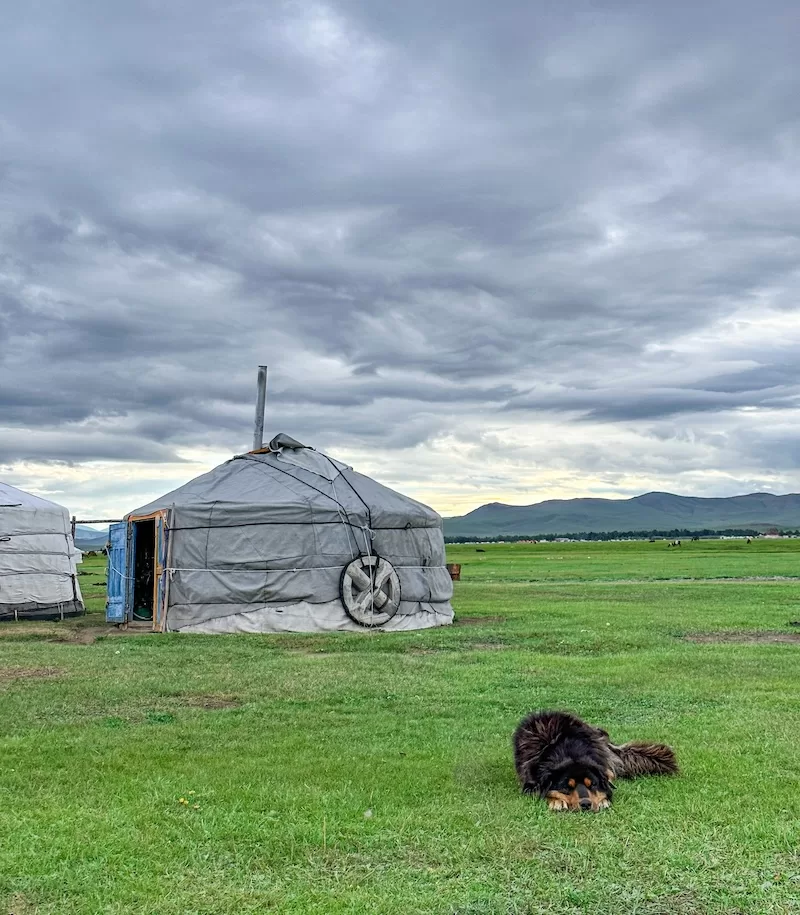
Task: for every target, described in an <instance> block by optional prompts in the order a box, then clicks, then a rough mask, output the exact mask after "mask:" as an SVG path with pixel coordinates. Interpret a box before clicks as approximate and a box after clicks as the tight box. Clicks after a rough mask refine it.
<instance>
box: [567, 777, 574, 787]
mask: <svg viewBox="0 0 800 915" xmlns="http://www.w3.org/2000/svg"><path fill="white" fill-rule="evenodd" d="M567 784H568V785H569V786H570V788H574V787H575V779H574V778H571V779H570V780H569V781H568V782H567Z"/></svg>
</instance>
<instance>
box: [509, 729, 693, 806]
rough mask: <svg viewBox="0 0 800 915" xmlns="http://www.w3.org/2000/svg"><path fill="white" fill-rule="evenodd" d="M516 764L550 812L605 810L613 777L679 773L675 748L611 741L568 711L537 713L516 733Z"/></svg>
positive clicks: (523, 784) (530, 790)
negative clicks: (619, 744) (545, 802)
mask: <svg viewBox="0 0 800 915" xmlns="http://www.w3.org/2000/svg"><path fill="white" fill-rule="evenodd" d="M514 765H515V766H516V769H517V777H518V778H519V782H520V786H521V787H522V790H523V792H525V793H526V794H538V795H539V797H542V798H544V799H545V800H546V801H547V806H548V807H549V808H550V809H551V810H595V811H597V810H604V809H605V808H606V807H609V806H610V805H611V796H612V794H613V793H614V787H615V786H614V780H615V779H617V778H638V777H639V776H641V775H674V774H675V773H676V772H677V771H678V763H677V761H676V759H675V753H674V752H673V750H672V748H671V747H668V746H665V745H664V744H659V743H625V744H622V745H621V746H617V745H616V744H613V743H611V740H610V739H609V736H608V734H607V733H606V732H605V731H603V730H601V729H600V728H596V727H593V726H592V725H591V724H587V723H586V722H585V721H581V719H580V718H577V717H575V715H570V714H569V713H567V712H532V713H531V714H530V715H528V716H527V717H525V718H523V720H522V721H521V722H520V724H519V726H518V727H517V730H516V731H515V732H514Z"/></svg>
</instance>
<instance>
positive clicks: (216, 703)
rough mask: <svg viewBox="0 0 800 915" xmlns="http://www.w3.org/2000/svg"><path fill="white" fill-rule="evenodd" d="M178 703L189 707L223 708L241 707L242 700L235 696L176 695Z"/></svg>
mask: <svg viewBox="0 0 800 915" xmlns="http://www.w3.org/2000/svg"><path fill="white" fill-rule="evenodd" d="M176 698H177V701H178V703H179V704H180V705H185V706H188V707H189V708H204V709H223V708H241V706H242V700H241V699H239V698H238V697H237V696H178V697H176Z"/></svg>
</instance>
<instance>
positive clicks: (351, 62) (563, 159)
mask: <svg viewBox="0 0 800 915" xmlns="http://www.w3.org/2000/svg"><path fill="white" fill-rule="evenodd" d="M5 18H6V26H5V28H4V29H3V31H2V34H0V51H2V53H0V85H2V86H3V90H2V96H3V104H2V106H0V461H1V462H3V464H4V465H5V466H6V467H10V468H12V469H13V468H14V467H15V466H16V465H17V464H18V463H21V462H26V463H28V464H29V463H31V462H34V463H36V462H40V463H47V462H52V461H59V460H63V461H68V462H78V463H80V462H81V461H98V460H113V461H134V462H137V461H138V462H145V463H147V462H150V463H158V462H161V461H163V462H175V461H177V460H179V458H178V457H177V454H178V452H179V451H181V450H186V449H189V450H191V449H192V448H198V447H201V448H209V449H218V450H221V451H236V450H241V449H242V448H245V447H247V443H248V441H249V436H250V423H251V421H252V395H253V390H252V389H253V381H254V370H255V366H256V365H257V364H259V363H262V362H268V363H269V365H270V401H269V403H270V424H271V425H274V426H275V427H278V426H280V427H281V428H284V427H285V428H286V430H287V431H289V432H293V433H294V434H298V436H299V437H302V436H305V437H307V438H310V439H311V440H313V441H314V442H315V443H317V444H319V445H321V446H328V445H330V446H333V447H335V446H337V445H338V446H339V447H341V446H342V443H346V442H349V443H355V447H356V448H357V449H358V450H360V451H362V452H363V453H371V454H372V455H373V456H374V460H375V461H376V462H377V463H378V464H380V461H381V457H380V455H381V452H382V450H385V449H390V448H400V447H414V448H418V447H422V448H425V447H426V446H430V447H434V443H435V442H436V441H437V440H440V439H442V438H443V437H447V436H452V437H453V439H454V440H456V441H461V440H465V439H466V440H476V437H477V436H478V435H479V434H480V432H481V430H483V431H487V434H488V430H489V427H490V426H493V425H496V424H497V423H500V424H503V423H507V424H509V427H510V428H511V429H512V431H513V434H514V435H516V436H517V438H519V439H520V440H523V439H525V438H526V436H527V439H528V441H529V443H530V449H531V451H530V452H529V453H533V452H536V451H537V450H538V452H539V456H540V457H541V455H542V454H543V453H544V450H543V449H541V448H537V443H538V442H539V441H540V438H541V436H540V434H539V432H538V431H537V429H538V424H540V423H552V422H554V421H558V422H564V423H572V424H573V428H574V429H575V435H576V436H578V437H579V436H580V435H584V436H587V437H588V439H587V441H588V440H589V439H590V440H591V442H592V443H596V444H597V447H601V448H602V447H605V446H603V445H602V440H603V437H604V435H605V436H606V438H608V439H609V441H611V440H612V439H613V438H614V435H615V434H616V433H613V432H609V431H608V430H613V429H617V430H622V429H624V430H626V434H627V433H628V432H630V433H631V434H633V435H634V436H638V437H639V444H640V448H639V450H638V451H637V448H635V447H633V446H631V448H630V449H629V451H628V453H629V460H630V464H629V471H630V473H632V474H634V475H635V474H636V473H637V469H640V468H641V467H642V466H643V465H642V463H641V457H640V455H641V454H647V453H649V449H651V448H654V447H662V448H663V447H664V443H665V442H669V441H672V440H673V439H671V438H670V436H671V435H674V437H675V438H674V443H675V449H676V451H675V453H674V454H672V456H671V463H672V466H673V467H674V468H675V470H676V472H680V471H681V470H682V469H685V470H687V472H689V471H691V472H694V470H695V469H696V464H697V458H696V456H695V457H692V458H688V457H686V458H684V457H681V455H683V453H684V452H683V451H682V448H683V445H682V444H681V442H682V441H683V440H684V439H683V437H684V436H685V433H686V429H687V428H689V427H691V428H692V429H696V430H697V432H698V434H699V433H700V432H702V431H703V430H705V431H706V432H708V433H709V434H710V433H711V432H712V431H713V434H714V435H715V436H717V438H715V439H713V440H712V439H708V440H707V442H706V445H705V446H704V448H705V450H704V452H703V453H704V455H705V457H704V462H705V463H704V466H705V467H706V468H707V469H712V468H715V467H716V469H718V470H720V471H722V472H724V473H726V474H728V475H729V476H730V475H731V474H733V475H734V476H735V474H736V473H737V470H736V468H737V466H738V467H741V466H742V462H744V463H746V466H747V472H746V474H744V475H743V474H740V476H741V478H742V480H744V479H747V480H748V481H751V480H753V479H765V480H766V479H770V480H772V482H773V483H774V485H786V486H789V485H792V483H793V480H794V477H792V475H791V474H792V472H793V470H794V461H793V459H792V457H791V455H796V453H797V448H796V440H795V439H794V438H793V437H792V435H791V434H790V433H789V432H788V431H787V433H786V435H785V436H784V435H783V433H778V432H776V431H775V430H774V417H775V415H776V413H777V414H780V415H782V416H785V417H786V422H787V423H789V422H790V419H791V417H792V416H793V413H794V412H795V411H797V409H798V406H799V404H798V397H800V383H799V382H798V376H797V372H796V370H795V368H794V366H796V365H797V364H798V359H797V357H798V355H800V354H798V348H800V318H798V310H797V309H798V305H797V303H798V292H799V291H800V288H799V287H800V281H799V280H798V276H799V275H798V271H797V264H798V263H799V262H800V230H799V229H798V217H797V213H798V212H800V207H799V206H798V204H800V178H798V173H797V168H796V156H797V149H798V141H799V140H800V137H799V136H798V126H797V125H798V113H799V112H798V99H799V98H800V92H798V89H800V85H799V84H800V79H799V78H798V76H797V68H796V65H795V60H794V58H795V51H794V48H793V40H792V36H793V35H796V30H797V26H798V24H799V23H798V18H799V17H798V13H797V11H796V9H795V7H794V6H793V5H792V4H789V3H772V4H767V5H766V6H765V7H763V8H759V9H756V8H755V6H753V5H752V4H748V3H744V2H740V3H738V2H734V3H725V4H721V3H719V4H714V3H710V4H702V5H701V6H700V8H698V7H697V6H696V5H688V4H682V3H679V4H672V5H665V4H661V5H641V4H634V3H626V2H608V3H605V4H600V5H598V4H588V3H581V2H578V3H575V4H569V5H564V6H563V7H560V6H556V5H550V6H547V7H545V6H544V5H541V4H529V3H521V2H520V3H517V2H510V0H508V2H507V0H500V2H497V3H493V4H486V3H482V2H481V3H478V2H475V0H467V2H459V3H455V2H444V3H436V4H432V3H430V2H426V3H421V2H417V0H412V2H409V3H403V4H392V3H388V2H355V0H351V2H331V3H329V4H326V3H310V2H309V3H305V2H302V0H296V2H286V3H274V4H256V3H250V2H240V3H236V4H228V5H224V4H223V5H220V4H213V3H210V2H206V0H196V2H192V3H188V2H178V3H173V4H168V5H166V6H164V5H156V4H133V5H124V4H122V5H121V4H117V5H108V6H106V7H103V8H102V9H101V8H99V7H98V6H97V5H96V4H90V3H88V2H77V3H69V4H67V3H58V2H49V3H47V2H46V3H43V4H18V5H17V6H16V7H14V8H13V9H10V10H8V11H7V13H6V17H5ZM748 321H749V322H750V323H751V324H752V325H753V330H752V333H748V332H747V331H741V324H742V322H748ZM737 327H739V328H740V330H739V331H737V329H736V328H737ZM769 424H772V428H773V431H772V432H771V433H770V432H769ZM465 426H469V427H471V428H473V429H474V430H475V435H472V436H466V437H465V436H464V427H465ZM581 429H584V430H585V431H584V432H581ZM603 430H606V431H605V432H604V431H603ZM665 430H673V431H672V432H665ZM761 440H764V441H767V440H768V441H770V442H771V447H770V448H768V449H763V450H761V451H758V450H754V449H753V448H751V447H750V446H749V444H748V443H749V442H753V441H761ZM781 442H783V443H784V444H783V445H782V444H781ZM714 443H716V444H714ZM564 447H565V449H568V450H565V451H564V452H563V453H562V454H558V453H557V452H556V451H554V450H553V449H552V448H551V447H549V446H548V449H546V451H547V454H548V455H549V458H548V460H549V461H550V462H551V465H552V466H558V467H559V468H561V469H563V467H564V466H565V465H566V466H569V467H571V469H572V472H573V473H575V474H580V473H581V470H582V468H584V467H586V468H587V469H588V468H589V466H590V465H591V468H592V469H594V466H595V464H598V465H599V466H602V464H603V461H602V460H600V461H599V462H598V461H595V460H594V459H591V460H590V459H589V458H588V457H587V454H588V453H589V451H591V447H593V445H592V446H590V447H589V451H586V450H585V449H584V448H583V447H581V446H580V444H579V442H578V439H575V440H574V441H572V442H571V444H569V445H567V444H565V445H564ZM607 447H608V448H609V449H612V450H613V445H611V444H609V445H607ZM569 449H571V450H569ZM450 456H451V460H452V461H453V467H454V471H455V472H458V461H459V456H458V453H457V452H451V453H450ZM585 461H588V464H584V463H583V462H585ZM619 461H620V456H619V455H618V454H617V453H616V452H615V457H614V465H615V468H617V469H618V470H619V472H623V469H624V468H620V466H619ZM645 464H646V462H645ZM646 466H649V465H647V464H646ZM419 473H420V480H419V481H418V482H420V481H421V485H422V484H424V482H425V480H426V479H427V480H429V481H430V485H431V487H433V489H435V487H436V486H437V485H440V481H441V471H440V470H438V469H433V468H432V467H427V468H426V466H425V465H424V463H420V465H419ZM508 473H509V475H510V476H513V474H514V465H513V464H511V465H509V471H508ZM776 473H777V474H779V476H778V477H775V476H774V475H775V474H776ZM781 474H782V476H781ZM426 475H427V476H426ZM759 475H760V476H759ZM797 482H800V480H798V481H797ZM490 485H494V484H493V483H491V484H490ZM692 485H693V486H695V487H698V486H699V487H700V488H701V489H702V488H703V486H704V485H705V486H707V487H711V488H713V486H714V485H715V484H714V482H713V480H712V481H710V482H709V481H707V482H706V483H705V484H703V483H698V482H697V481H694V482H693V483H692ZM725 485H729V483H728V482H726V484H725ZM676 488H680V486H679V484H677V483H676ZM708 494H713V493H712V492H710V491H709V492H708ZM491 497H492V493H491V492H487V493H486V499H485V500H484V501H489V500H490V498H491Z"/></svg>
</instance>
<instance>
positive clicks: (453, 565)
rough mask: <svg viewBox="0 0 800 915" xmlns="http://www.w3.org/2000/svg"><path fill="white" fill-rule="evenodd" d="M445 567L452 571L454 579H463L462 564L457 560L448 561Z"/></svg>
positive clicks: (451, 574)
mask: <svg viewBox="0 0 800 915" xmlns="http://www.w3.org/2000/svg"><path fill="white" fill-rule="evenodd" d="M445 568H446V569H447V571H448V572H449V573H450V578H452V579H453V581H461V565H460V564H459V563H457V562H448V563H447V564H446V565H445Z"/></svg>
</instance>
